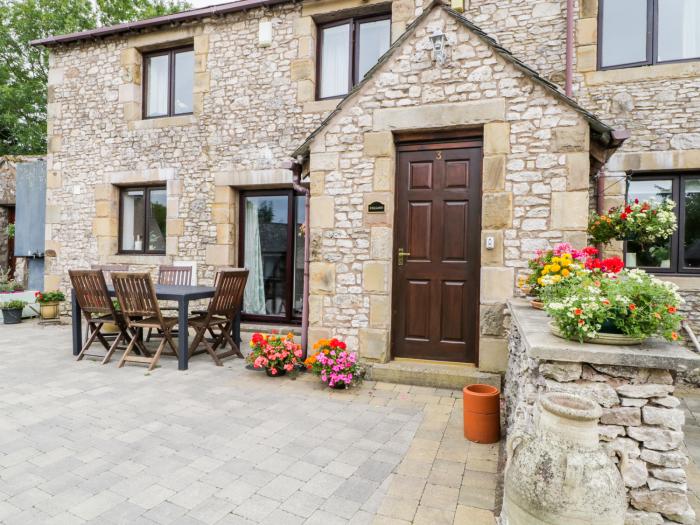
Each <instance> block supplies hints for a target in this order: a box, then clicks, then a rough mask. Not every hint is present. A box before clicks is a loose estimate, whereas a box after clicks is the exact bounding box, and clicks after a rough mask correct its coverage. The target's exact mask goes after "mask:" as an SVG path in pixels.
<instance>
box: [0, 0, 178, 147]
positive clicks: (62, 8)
mask: <svg viewBox="0 0 700 525" xmlns="http://www.w3.org/2000/svg"><path fill="white" fill-rule="evenodd" d="M188 7H189V4H187V3H186V2H184V1H181V0H139V1H136V2H134V1H131V0H97V2H96V5H93V3H92V2H91V1H90V0H0V155H18V154H43V153H45V152H46V98H47V89H46V83H47V78H48V70H49V58H48V56H49V54H48V51H47V50H46V49H45V48H43V47H32V46H30V45H29V42H30V41H32V40H36V39H40V38H45V37H48V36H51V35H60V34H66V33H72V32H76V31H83V30H86V29H94V28H95V27H97V26H99V25H110V24H117V23H120V22H129V21H133V20H138V19H141V18H149V17H152V16H158V15H162V14H168V13H173V12H177V11H181V10H183V9H186V8H188Z"/></svg>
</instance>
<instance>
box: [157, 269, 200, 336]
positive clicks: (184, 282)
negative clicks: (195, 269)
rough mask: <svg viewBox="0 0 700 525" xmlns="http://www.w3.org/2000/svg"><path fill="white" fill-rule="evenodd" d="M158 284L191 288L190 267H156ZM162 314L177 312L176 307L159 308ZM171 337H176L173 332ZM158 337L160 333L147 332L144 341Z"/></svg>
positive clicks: (175, 333)
mask: <svg viewBox="0 0 700 525" xmlns="http://www.w3.org/2000/svg"><path fill="white" fill-rule="evenodd" d="M158 284H167V285H172V286H191V285H192V267H191V266H166V265H161V266H159V267H158ZM160 310H161V311H162V312H172V311H175V312H177V306H161V307H160ZM171 335H177V331H176V330H174V331H173V332H172V334H171ZM156 336H157V337H160V336H162V333H161V332H160V331H159V332H158V333H157V334H153V329H150V330H148V334H147V335H146V341H150V340H151V337H156Z"/></svg>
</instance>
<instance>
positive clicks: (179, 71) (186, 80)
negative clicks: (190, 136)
mask: <svg viewBox="0 0 700 525" xmlns="http://www.w3.org/2000/svg"><path fill="white" fill-rule="evenodd" d="M193 83H194V51H183V52H181V53H177V54H176V55H175V102H174V108H173V111H174V112H175V114H176V115H177V114H180V113H192V89H193Z"/></svg>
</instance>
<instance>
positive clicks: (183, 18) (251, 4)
mask: <svg viewBox="0 0 700 525" xmlns="http://www.w3.org/2000/svg"><path fill="white" fill-rule="evenodd" d="M292 1H294V0H240V1H238V2H229V3H226V4H220V5H214V6H210V7H203V8H201V9H189V10H187V11H181V12H179V13H173V14H171V15H163V16H156V17H154V18H146V19H145V20H137V21H136V22H125V23H123V24H116V25H113V26H106V27H98V28H97V29H89V30H87V31H78V32H76V33H68V34H66V35H56V36H50V37H47V38H39V39H37V40H32V41H30V42H29V45H31V46H54V45H57V44H65V43H68V42H78V41H80V40H91V39H96V38H102V37H106V36H111V35H117V34H120V33H128V32H133V31H138V30H140V29H147V28H152V27H157V26H162V25H166V24H174V23H182V22H190V21H192V20H199V19H202V18H208V17H214V16H221V15H226V14H229V13H236V12H238V11H245V10H247V9H253V8H256V7H267V6H273V5H278V4H286V3H291V2H292Z"/></svg>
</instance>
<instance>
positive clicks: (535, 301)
mask: <svg viewBox="0 0 700 525" xmlns="http://www.w3.org/2000/svg"><path fill="white" fill-rule="evenodd" d="M530 306H532V307H533V308H535V309H537V310H544V303H543V302H542V301H540V300H539V299H533V300H532V301H530Z"/></svg>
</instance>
